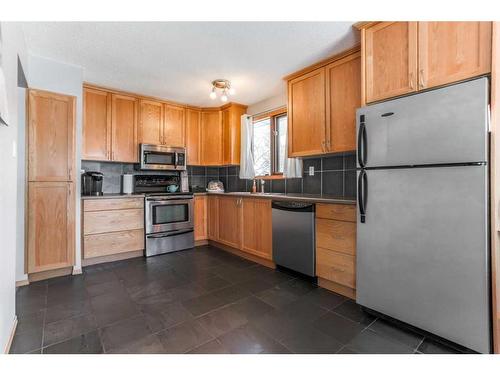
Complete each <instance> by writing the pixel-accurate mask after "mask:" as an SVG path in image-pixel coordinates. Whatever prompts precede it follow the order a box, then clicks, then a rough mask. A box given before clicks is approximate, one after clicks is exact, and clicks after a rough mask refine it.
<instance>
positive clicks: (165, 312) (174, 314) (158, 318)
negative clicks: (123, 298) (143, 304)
mask: <svg viewBox="0 0 500 375" xmlns="http://www.w3.org/2000/svg"><path fill="white" fill-rule="evenodd" d="M142 312H143V314H144V320H145V321H146V324H147V325H148V327H149V329H150V330H151V332H153V333H156V332H159V331H161V330H164V329H165V328H170V327H172V326H174V325H177V324H179V323H183V322H185V321H186V320H191V319H192V318H193V316H192V315H191V313H190V312H189V311H188V310H187V309H186V308H185V307H184V306H183V305H182V304H181V303H180V302H173V303H170V304H167V305H163V307H162V308H161V309H160V308H157V307H153V308H150V309H149V308H144V309H142Z"/></svg>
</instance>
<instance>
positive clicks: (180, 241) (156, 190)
mask: <svg viewBox="0 0 500 375" xmlns="http://www.w3.org/2000/svg"><path fill="white" fill-rule="evenodd" d="M183 179H187V175H186V173H185V172H181V173H180V174H172V175H136V176H135V183H134V186H135V189H134V191H135V192H136V193H145V194H146V197H145V201H144V202H145V207H144V223H145V236H146V256H153V255H158V254H163V253H169V252H172V251H178V250H185V249H189V248H192V247H194V208H193V193H190V192H189V191H187V190H188V188H187V181H183ZM179 188H180V190H181V191H177V190H178V189H179Z"/></svg>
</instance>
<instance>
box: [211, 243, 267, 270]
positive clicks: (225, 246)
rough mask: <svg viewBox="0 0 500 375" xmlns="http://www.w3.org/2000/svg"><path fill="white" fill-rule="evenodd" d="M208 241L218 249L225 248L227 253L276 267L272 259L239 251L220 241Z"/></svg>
mask: <svg viewBox="0 0 500 375" xmlns="http://www.w3.org/2000/svg"><path fill="white" fill-rule="evenodd" d="M208 243H209V244H210V245H213V246H215V247H218V248H219V249H222V250H225V251H227V252H228V253H231V254H234V255H237V256H239V257H241V258H245V259H248V260H251V261H252V262H255V263H259V264H260V265H262V266H265V267H269V268H276V263H274V262H273V261H272V260H268V259H264V258H260V257H258V256H255V255H252V254H248V253H246V252H244V251H241V250H239V249H236V248H234V247H231V246H227V245H224V244H222V243H220V242H216V241H212V240H209V241H208Z"/></svg>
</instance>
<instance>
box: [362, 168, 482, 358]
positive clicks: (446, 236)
mask: <svg viewBox="0 0 500 375" xmlns="http://www.w3.org/2000/svg"><path fill="white" fill-rule="evenodd" d="M360 173H362V172H358V176H359V174H360ZM366 177H367V178H366V181H365V182H366V184H365V186H364V188H365V189H366V192H367V195H366V200H365V202H364V206H365V214H366V220H365V222H364V223H361V222H360V221H359V214H358V227H357V272H356V273H357V298H356V300H357V302H358V303H359V304H361V305H363V306H366V307H368V308H371V309H373V310H376V311H379V312H381V313H383V314H386V315H389V316H392V317H394V318H396V319H399V320H401V321H403V322H406V323H409V324H411V325H413V326H416V327H418V328H421V329H423V330H426V331H429V332H432V333H434V334H436V335H439V336H441V337H444V338H446V339H448V340H451V341H453V342H456V343H458V344H461V345H463V346H465V347H468V348H471V349H473V350H476V351H478V352H482V353H487V352H489V351H490V322H489V311H490V304H489V284H488V273H489V271H488V270H489V259H488V241H487V238H488V237H487V233H488V229H487V228H488V226H487V193H486V192H487V167H486V166H466V167H462V166H460V167H440V168H409V169H390V170H368V171H366Z"/></svg>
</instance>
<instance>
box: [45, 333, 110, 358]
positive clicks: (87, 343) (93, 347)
mask: <svg viewBox="0 0 500 375" xmlns="http://www.w3.org/2000/svg"><path fill="white" fill-rule="evenodd" d="M43 353H44V354H101V353H103V348H102V344H101V340H100V338H99V334H98V333H97V331H92V332H88V333H85V334H83V335H80V336H76V337H73V338H71V339H69V340H67V341H63V342H60V343H58V344H54V345H51V346H48V347H46V348H43Z"/></svg>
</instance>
